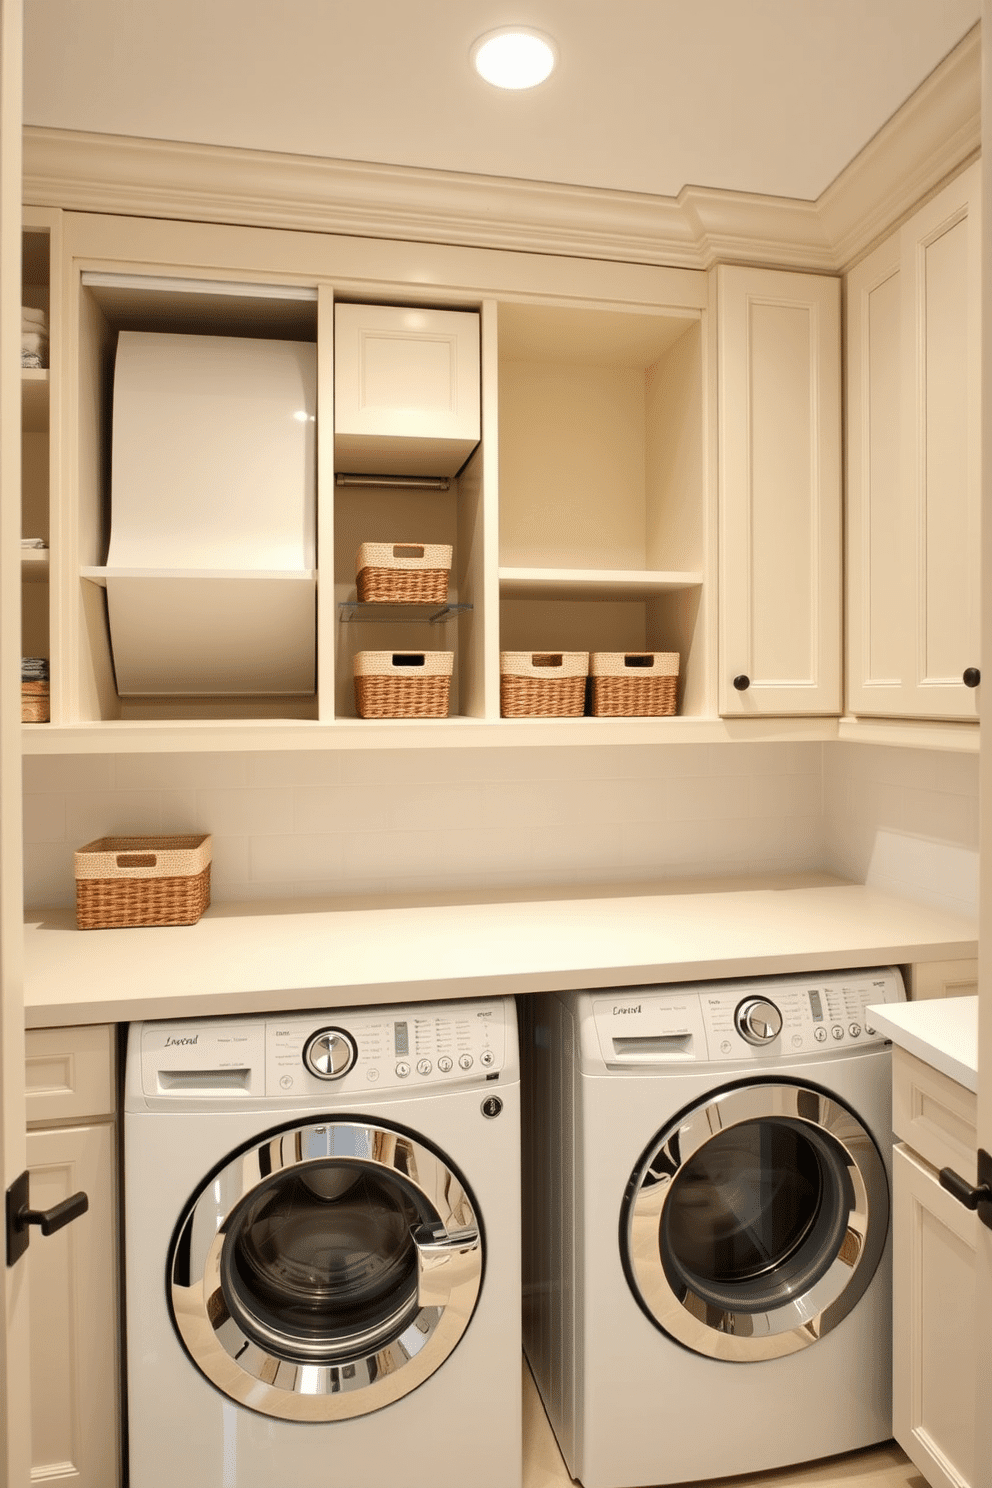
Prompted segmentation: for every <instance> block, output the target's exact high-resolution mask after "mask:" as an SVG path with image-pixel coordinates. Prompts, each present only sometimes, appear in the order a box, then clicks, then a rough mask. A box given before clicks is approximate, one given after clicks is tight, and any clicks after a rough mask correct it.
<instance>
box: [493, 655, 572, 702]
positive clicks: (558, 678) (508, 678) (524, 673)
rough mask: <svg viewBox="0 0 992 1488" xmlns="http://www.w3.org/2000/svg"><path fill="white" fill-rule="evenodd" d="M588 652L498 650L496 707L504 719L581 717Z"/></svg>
mask: <svg viewBox="0 0 992 1488" xmlns="http://www.w3.org/2000/svg"><path fill="white" fill-rule="evenodd" d="M588 672H589V652H588V651H501V652H500V657H499V707H500V712H501V714H502V715H503V717H504V718H581V717H582V714H583V712H584V710H585V698H586V676H587V675H588Z"/></svg>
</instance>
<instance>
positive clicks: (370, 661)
mask: <svg viewBox="0 0 992 1488" xmlns="http://www.w3.org/2000/svg"><path fill="white" fill-rule="evenodd" d="M454 661H455V653H454V652H453V651H359V652H358V653H357V654H356V656H355V707H356V709H357V711H358V716H359V718H447V716H448V698H449V694H450V691H451V673H452V671H453V669H454Z"/></svg>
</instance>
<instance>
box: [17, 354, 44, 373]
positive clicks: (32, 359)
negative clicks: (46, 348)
mask: <svg viewBox="0 0 992 1488" xmlns="http://www.w3.org/2000/svg"><path fill="white" fill-rule="evenodd" d="M44 365H45V363H44V362H43V361H42V359H41V357H40V356H39V355H38V353H37V352H36V351H24V350H22V351H21V366H22V367H32V368H35V369H38V368H43V367H44Z"/></svg>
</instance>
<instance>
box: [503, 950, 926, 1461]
mask: <svg viewBox="0 0 992 1488" xmlns="http://www.w3.org/2000/svg"><path fill="white" fill-rule="evenodd" d="M903 997H904V992H903V987H902V981H901V978H900V976H899V973H898V972H896V971H894V970H891V969H882V970H870V971H854V972H830V973H827V974H821V975H814V976H788V977H777V978H769V979H765V980H762V981H739V980H738V981H723V982H711V983H694V984H686V985H680V986H671V987H635V988H629V987H628V988H622V989H617V990H612V991H611V990H600V991H584V992H572V993H560V994H548V995H542V996H537V997H533V998H528V999H522V1000H521V1019H522V1027H521V1047H522V1051H523V1069H524V1091H525V1110H524V1119H525V1125H526V1129H527V1130H528V1132H529V1133H530V1140H529V1142H528V1143H527V1144H525V1149H524V1153H525V1177H524V1211H525V1220H524V1229H525V1241H524V1346H525V1350H526V1353H527V1356H528V1359H529V1361H530V1364H531V1368H532V1370H533V1373H534V1376H535V1379H536V1381H537V1384H538V1388H539V1390H540V1392H541V1395H542V1398H543V1400H544V1404H545V1407H546V1410H547V1413H548V1416H549V1419H550V1421H551V1424H552V1426H553V1427H554V1430H555V1433H556V1435H557V1437H558V1441H559V1445H560V1447H561V1450H562V1453H563V1456H564V1458H565V1462H566V1463H567V1465H568V1469H569V1472H570V1473H571V1474H572V1476H573V1477H575V1478H578V1479H580V1480H581V1482H582V1483H583V1484H585V1485H586V1488H635V1485H637V1488H640V1485H644V1484H652V1485H654V1484H669V1483H685V1482H690V1481H694V1480H697V1479H701V1478H715V1477H721V1478H722V1477H724V1476H728V1475H732V1474H734V1473H743V1472H761V1471H764V1470H766V1469H769V1468H774V1467H781V1466H785V1465H786V1464H788V1463H794V1462H806V1461H809V1460H811V1459H814V1458H817V1457H825V1456H829V1455H831V1454H833V1453H838V1452H846V1451H850V1450H853V1449H855V1448H860V1447H865V1446H867V1445H869V1444H871V1443H875V1442H879V1441H884V1440H886V1439H887V1438H889V1437H890V1436H891V1434H892V1425H891V1387H890V1369H891V1343H890V1339H891V1260H890V1245H889V1213H890V1198H889V1192H890V1171H891V1145H892V1135H891V1133H892V1125H891V1110H890V1093H891V1048H890V1046H889V1045H888V1044H887V1042H886V1040H885V1039H884V1037H883V1036H882V1035H880V1034H879V1033H878V1032H877V1031H876V1030H875V1029H874V1028H873V1027H872V1026H871V1020H870V1017H868V1016H866V1012H865V1009H866V1007H867V1006H868V1005H869V1004H871V1003H880V1002H887V1001H896V1000H900V999H902V998H903ZM528 1154H529V1155H528Z"/></svg>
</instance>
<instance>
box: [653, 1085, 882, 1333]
mask: <svg viewBox="0 0 992 1488" xmlns="http://www.w3.org/2000/svg"><path fill="white" fill-rule="evenodd" d="M762 1120H770V1121H774V1120H782V1121H788V1122H790V1123H792V1124H798V1125H800V1126H801V1127H804V1128H805V1129H806V1130H807V1132H808V1135H809V1138H810V1140H811V1141H813V1142H815V1143H817V1144H818V1146H819V1147H820V1149H821V1150H826V1151H827V1153H828V1155H829V1160H830V1161H831V1162H832V1163H833V1164H834V1165H835V1171H836V1173H837V1175H838V1177H839V1181H840V1182H841V1183H842V1184H843V1186H844V1189H845V1191H846V1193H847V1195H848V1203H847V1215H846V1221H845V1223H844V1225H843V1228H842V1231H841V1233H840V1236H839V1242H838V1244H837V1245H836V1247H835V1253H834V1255H833V1257H832V1259H831V1260H830V1263H829V1265H827V1266H826V1269H825V1270H824V1271H823V1272H822V1274H820V1275H819V1276H817V1277H816V1279H815V1280H814V1281H813V1282H812V1284H811V1285H809V1286H807V1287H805V1288H803V1289H801V1290H800V1291H799V1292H798V1293H796V1294H795V1295H792V1296H790V1297H788V1299H787V1300H784V1301H783V1302H781V1303H780V1304H779V1305H777V1306H775V1307H771V1308H769V1309H767V1310H765V1311H745V1310H743V1309H741V1310H739V1311H735V1310H734V1309H733V1308H731V1307H720V1306H715V1305H714V1304H713V1302H712V1301H710V1300H708V1299H707V1298H705V1297H704V1296H702V1295H700V1294H699V1293H697V1292H695V1291H694V1290H693V1289H692V1287H691V1286H689V1285H688V1284H686V1283H685V1282H684V1281H679V1282H674V1283H673V1281H671V1280H670V1279H669V1276H668V1274H667V1273H666V1269H665V1266H664V1263H663V1260H662V1255H661V1226H662V1221H663V1218H664V1213H665V1206H666V1204H667V1203H668V1201H669V1198H670V1196H671V1193H672V1186H673V1183H674V1181H675V1179H676V1178H677V1176H678V1174H679V1173H680V1171H681V1170H682V1168H683V1167H684V1166H685V1164H686V1163H687V1162H688V1161H689V1160H690V1158H692V1157H693V1156H694V1155H695V1154H696V1153H697V1152H699V1151H700V1150H701V1149H702V1148H703V1147H704V1146H705V1145H706V1144H707V1142H709V1141H710V1140H711V1139H712V1138H713V1137H714V1136H715V1135H717V1133H719V1132H721V1131H726V1130H728V1129H730V1128H732V1127H734V1126H738V1125H740V1124H742V1123H744V1122H754V1121H762ZM633 1184H634V1186H633V1189H632V1192H631V1197H630V1200H629V1202H628V1205H627V1210H626V1215H627V1223H626V1246H627V1261H628V1265H629V1271H630V1274H631V1278H632V1281H633V1284H634V1288H635V1290H636V1292H637V1293H638V1294H639V1296H640V1299H641V1301H642V1303H643V1305H644V1307H645V1308H646V1310H647V1311H648V1313H649V1314H650V1315H651V1317H653V1318H654V1320H655V1322H656V1323H657V1324H658V1326H659V1327H660V1328H662V1329H663V1330H664V1331H665V1332H666V1333H668V1334H670V1335H671V1336H672V1337H673V1338H676V1339H677V1340H678V1341H679V1342H680V1343H683V1344H685V1346H686V1347H687V1348H690V1349H692V1350H693V1351H694V1352H695V1353H698V1354H704V1355H707V1356H708V1357H710V1358H715V1359H727V1360H736V1361H738V1362H750V1361H755V1360H760V1359H774V1358H779V1357H781V1356H782V1355H785V1354H790V1353H795V1352H797V1351H798V1350H800V1349H803V1348H808V1347H809V1345H810V1344H812V1343H815V1342H816V1341H817V1340H818V1339H819V1338H822V1337H823V1336H824V1334H826V1333H828V1332H830V1330H831V1329H832V1328H835V1327H836V1326H837V1324H838V1323H839V1322H840V1321H841V1319H842V1318H844V1317H846V1316H847V1314H848V1313H849V1312H850V1311H851V1309H852V1308H853V1307H854V1305H855V1304H856V1303H857V1301H858V1300H859V1298H860V1297H862V1296H863V1295H864V1292H865V1289H866V1288H867V1286H868V1284H869V1282H870V1281H871V1278H872V1276H873V1275H874V1273H875V1270H876V1268H877V1266H878V1262H879V1260H880V1259H881V1255H882V1250H883V1247H884V1244H885V1238H886V1234H887V1233H888V1222H889V1189H888V1180H887V1177H886V1172H885V1165H884V1163H883V1161H882V1158H881V1156H880V1154H879V1152H878V1149H877V1147H876V1146H875V1143H874V1141H873V1140H872V1138H871V1135H870V1134H869V1132H868V1131H867V1130H866V1129H865V1127H864V1126H863V1125H862V1124H861V1122H860V1121H858V1119H857V1118H856V1117H855V1116H854V1115H852V1113H851V1112H850V1111H848V1110H847V1108H846V1107H844V1106H841V1105H840V1104H838V1102H836V1101H834V1100H832V1099H831V1098H830V1097H829V1096H828V1095H826V1094H825V1093H824V1092H823V1091H820V1090H815V1089H811V1088H810V1087H808V1086H800V1085H785V1084H781V1085H780V1084H774V1083H771V1082H768V1083H755V1084H751V1085H743V1086H736V1087H731V1088H730V1089H728V1090H722V1091H719V1092H718V1093H716V1094H715V1095H714V1096H712V1097H711V1098H709V1099H708V1100H707V1101H706V1102H705V1103H704V1104H701V1105H698V1106H696V1107H694V1108H693V1109H692V1110H691V1111H689V1113H688V1114H687V1115H685V1116H683V1117H681V1118H680V1119H679V1121H678V1124H677V1125H676V1126H673V1127H668V1128H666V1130H665V1131H664V1132H663V1133H662V1134H661V1136H660V1137H659V1139H658V1140H657V1141H656V1142H655V1143H654V1144H653V1146H652V1147H651V1149H650V1151H649V1153H648V1154H647V1156H646V1157H645V1159H644V1160H643V1161H642V1162H641V1164H640V1166H639V1168H638V1170H637V1172H636V1173H635V1175H634V1179H633Z"/></svg>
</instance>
